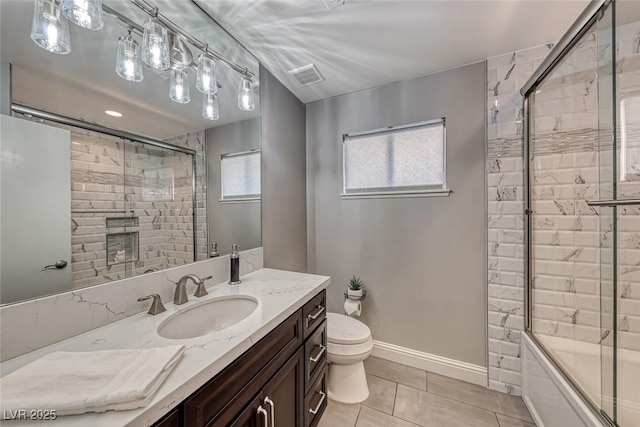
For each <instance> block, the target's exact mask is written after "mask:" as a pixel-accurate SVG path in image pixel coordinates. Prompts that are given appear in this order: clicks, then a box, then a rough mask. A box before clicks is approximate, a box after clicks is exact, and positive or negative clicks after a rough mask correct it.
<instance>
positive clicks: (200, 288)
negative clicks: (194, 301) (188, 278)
mask: <svg viewBox="0 0 640 427" xmlns="http://www.w3.org/2000/svg"><path fill="white" fill-rule="evenodd" d="M212 278H213V276H207V277H205V278H203V279H200V283H197V285H198V288H197V289H196V291H195V292H194V294H193V296H194V297H198V298H201V297H203V296H205V295H209V292H207V289H206V288H205V287H204V282H205V281H206V280H209V279H212Z"/></svg>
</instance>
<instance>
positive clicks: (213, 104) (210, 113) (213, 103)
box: [202, 93, 220, 120]
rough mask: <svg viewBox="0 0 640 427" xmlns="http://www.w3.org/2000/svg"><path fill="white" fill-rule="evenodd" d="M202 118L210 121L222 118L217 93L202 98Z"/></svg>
mask: <svg viewBox="0 0 640 427" xmlns="http://www.w3.org/2000/svg"><path fill="white" fill-rule="evenodd" d="M202 116H203V117H204V118H205V119H209V120H218V119H219V118H220V108H219V106H218V95H216V94H215V93H205V94H204V95H203V98H202Z"/></svg>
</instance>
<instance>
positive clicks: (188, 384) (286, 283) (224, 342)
mask: <svg viewBox="0 0 640 427" xmlns="http://www.w3.org/2000/svg"><path fill="white" fill-rule="evenodd" d="M241 279H242V283H241V284H240V285H238V286H229V285H228V284H227V283H226V282H225V283H220V284H218V285H214V286H211V287H208V288H207V290H208V291H209V295H208V296H206V297H203V298H195V297H193V296H191V294H192V293H193V289H192V288H193V287H189V294H190V295H189V299H190V301H189V302H188V303H187V304H184V305H181V306H174V305H173V304H167V305H166V307H167V311H166V312H164V313H161V314H159V315H156V316H151V315H149V314H147V313H146V312H145V313H140V314H137V315H134V316H131V317H128V318H126V319H123V320H120V321H117V322H114V323H111V324H109V325H106V326H103V327H101V328H98V329H94V330H92V331H89V332H86V333H84V334H81V335H78V336H75V337H73V338H69V339H67V340H64V341H61V342H58V343H56V344H52V345H50V346H47V347H44V348H41V349H39V350H36V351H33V352H31V353H28V354H25V355H23V356H20V357H16V358H15V359H11V360H7V361H6V362H3V363H2V364H0V372H2V375H6V374H8V373H9V372H12V371H14V370H16V369H18V368H20V367H22V366H24V365H26V364H28V363H30V362H32V361H34V360H36V359H38V358H40V357H42V356H44V355H46V354H48V353H52V352H54V351H92V350H106V349H126V348H149V347H161V346H167V345H175V344H184V345H185V347H186V351H185V353H184V356H183V357H182V360H181V361H180V362H179V363H178V365H177V366H176V368H175V369H174V370H173V372H172V373H171V374H170V375H169V377H168V378H167V379H166V381H165V382H164V384H163V385H162V386H161V387H160V389H159V390H158V392H157V393H156V395H155V396H154V398H153V400H152V401H151V402H150V403H149V405H147V406H146V407H144V408H140V409H135V410H130V411H109V412H105V413H102V414H84V415H72V416H64V417H58V418H57V419H56V420H53V421H11V422H6V424H7V425H10V426H12V427H24V426H36V425H38V426H42V425H43V423H44V424H46V425H50V424H56V425H61V426H71V427H74V426H78V427H87V426H92V427H117V426H149V425H151V424H153V423H154V422H156V421H158V420H159V419H160V418H162V416H163V415H165V414H166V413H168V412H169V411H170V410H171V409H173V408H174V407H175V406H177V405H178V404H180V403H181V402H182V401H183V400H184V399H185V398H186V397H188V396H189V395H190V394H191V393H193V392H194V391H196V390H197V389H198V388H200V387H201V386H202V385H203V384H205V383H206V382H207V381H208V380H209V379H211V378H212V377H214V376H215V375H216V374H218V373H219V372H220V371H222V370H223V369H224V368H225V367H226V366H228V365H229V364H230V363H231V362H232V361H233V360H235V359H236V358H237V357H238V356H240V355H241V354H242V353H244V352H245V351H246V350H248V349H249V348H250V347H251V346H252V345H254V344H255V343H256V342H257V341H259V340H260V339H261V338H263V337H264V336H266V335H267V334H268V333H269V332H270V331H272V330H273V329H274V328H275V327H276V326H278V325H279V324H280V323H281V322H282V321H284V320H285V319H286V318H287V317H289V316H290V315H291V314H293V313H294V312H295V311H296V310H298V309H299V308H300V307H302V306H303V305H304V304H305V303H306V302H308V301H309V300H310V299H311V298H312V297H313V296H314V295H316V294H317V293H318V292H320V291H321V290H322V289H325V288H326V287H327V286H329V284H330V282H331V279H330V278H329V277H326V276H317V275H311V274H304V273H294V272H290V271H281V270H272V269H267V268H263V269H261V270H257V271H254V272H253V273H249V274H247V275H245V276H242V277H241ZM227 295H249V296H252V297H255V298H256V299H257V300H258V308H257V309H256V310H255V311H254V312H253V313H252V314H251V315H250V316H249V317H247V318H246V319H244V320H242V321H241V322H239V323H237V324H235V325H233V326H231V327H229V328H227V329H224V330H222V331H219V332H215V333H212V334H209V335H205V336H202V337H197V338H191V339H186V340H169V339H165V338H162V337H160V336H159V335H158V334H157V332H156V329H157V327H158V325H159V324H160V323H161V322H162V321H163V320H165V319H166V318H167V317H169V316H170V315H172V314H173V313H175V312H176V311H178V310H181V309H184V308H187V307H189V306H191V305H193V304H197V303H200V302H202V301H205V300H207V299H212V298H216V297H220V296H227ZM42 409H54V408H42ZM3 424H4V422H3Z"/></svg>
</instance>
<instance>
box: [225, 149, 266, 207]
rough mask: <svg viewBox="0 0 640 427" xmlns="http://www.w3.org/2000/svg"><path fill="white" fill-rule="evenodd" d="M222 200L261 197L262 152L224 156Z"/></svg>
mask: <svg viewBox="0 0 640 427" xmlns="http://www.w3.org/2000/svg"><path fill="white" fill-rule="evenodd" d="M221 170H222V180H221V181H222V200H227V199H244V198H259V197H260V192H261V190H260V152H259V151H258V152H256V151H252V152H248V153H238V154H226V155H224V156H222V167H221Z"/></svg>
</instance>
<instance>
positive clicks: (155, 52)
mask: <svg viewBox="0 0 640 427" xmlns="http://www.w3.org/2000/svg"><path fill="white" fill-rule="evenodd" d="M142 60H143V61H144V63H145V64H147V65H148V66H149V67H152V68H155V69H157V70H168V69H169V66H170V65H171V60H170V58H169V33H168V31H167V29H166V28H165V27H163V26H162V24H160V22H158V20H157V19H153V18H149V19H147V21H146V22H145V23H144V35H143V36H142Z"/></svg>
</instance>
